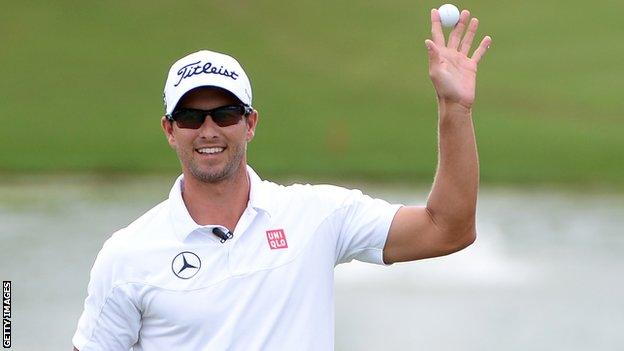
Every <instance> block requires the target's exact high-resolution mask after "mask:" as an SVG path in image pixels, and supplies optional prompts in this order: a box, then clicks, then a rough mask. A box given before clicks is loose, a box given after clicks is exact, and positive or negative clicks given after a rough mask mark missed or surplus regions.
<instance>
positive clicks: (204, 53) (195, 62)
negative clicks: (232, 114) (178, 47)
mask: <svg viewBox="0 0 624 351" xmlns="http://www.w3.org/2000/svg"><path fill="white" fill-rule="evenodd" d="M198 87H218V88H222V89H225V90H227V91H229V92H231V93H232V94H234V95H235V96H236V97H237V98H238V99H239V100H240V101H241V102H242V103H243V104H245V105H247V106H251V83H250V82H249V78H248V77H247V74H246V73H245V71H244V70H243V67H242V66H241V65H240V63H238V61H236V59H235V58H233V57H232V56H229V55H226V54H222V53H219V52H214V51H208V50H201V51H197V52H194V53H192V54H189V55H186V56H184V57H183V58H181V59H179V60H178V61H176V62H175V63H174V64H173V65H172V66H171V68H170V69H169V75H168V76H167V82H166V83H165V93H164V98H165V113H166V114H167V115H171V113H172V112H173V110H174V109H175V107H176V105H177V104H178V102H179V101H180V99H181V98H182V96H184V94H186V93H188V92H189V91H191V90H193V89H195V88H198Z"/></svg>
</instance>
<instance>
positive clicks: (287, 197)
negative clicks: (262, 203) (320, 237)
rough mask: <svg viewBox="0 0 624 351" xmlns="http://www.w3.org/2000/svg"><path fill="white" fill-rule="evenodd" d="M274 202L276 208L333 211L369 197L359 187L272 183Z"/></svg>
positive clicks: (270, 186) (269, 185)
mask: <svg viewBox="0 0 624 351" xmlns="http://www.w3.org/2000/svg"><path fill="white" fill-rule="evenodd" d="M266 186H267V187H268V188H270V189H271V191H270V192H269V193H270V194H271V198H272V201H271V202H272V203H273V204H274V206H275V208H281V209H298V210H301V209H305V210H307V211H314V212H322V213H327V214H329V213H331V212H333V211H335V210H338V209H340V208H343V207H347V206H348V205H350V204H352V203H354V202H357V201H358V200H360V199H363V198H367V196H366V195H364V194H363V193H362V192H361V191H360V190H358V189H349V188H344V187H341V186H336V185H329V184H299V183H295V184H291V185H287V186H282V185H277V184H275V183H270V184H267V185H266Z"/></svg>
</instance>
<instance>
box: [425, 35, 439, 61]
mask: <svg viewBox="0 0 624 351" xmlns="http://www.w3.org/2000/svg"><path fill="white" fill-rule="evenodd" d="M425 46H426V47H427V53H428V54H429V62H437V61H439V60H440V50H438V47H437V46H436V44H435V43H434V42H433V41H431V40H429V39H427V40H425Z"/></svg>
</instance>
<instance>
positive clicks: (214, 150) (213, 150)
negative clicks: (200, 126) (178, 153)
mask: <svg viewBox="0 0 624 351" xmlns="http://www.w3.org/2000/svg"><path fill="white" fill-rule="evenodd" d="M223 150H225V148H223V147H204V148H201V149H195V151H197V152H199V153H200V154H208V155H213V154H218V153H221V152H223Z"/></svg>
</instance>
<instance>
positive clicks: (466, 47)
mask: <svg viewBox="0 0 624 351" xmlns="http://www.w3.org/2000/svg"><path fill="white" fill-rule="evenodd" d="M477 27H479V20H478V19H477V18H476V17H473V18H472V19H471V20H470V24H469V25H468V30H467V31H466V35H465V36H464V39H462V42H461V47H460V50H459V51H460V52H461V53H462V54H464V55H466V56H468V51H470V46H472V41H473V40H474V37H475V34H476V33H477Z"/></svg>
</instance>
